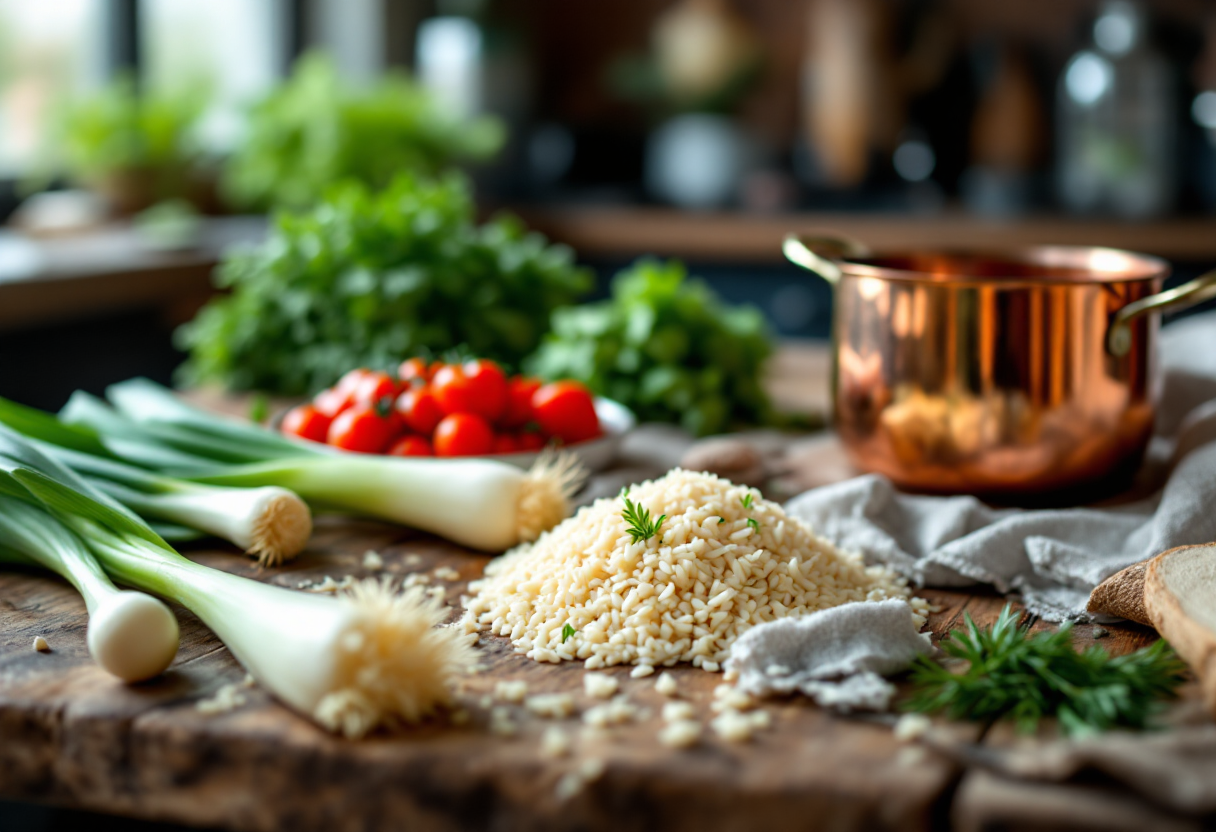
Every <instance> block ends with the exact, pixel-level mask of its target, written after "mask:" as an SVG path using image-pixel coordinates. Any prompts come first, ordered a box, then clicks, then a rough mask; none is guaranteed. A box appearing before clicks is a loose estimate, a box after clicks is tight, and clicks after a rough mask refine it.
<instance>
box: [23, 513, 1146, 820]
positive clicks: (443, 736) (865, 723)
mask: <svg viewBox="0 0 1216 832" xmlns="http://www.w3.org/2000/svg"><path fill="white" fill-rule="evenodd" d="M369 549H372V550H375V551H377V552H379V553H380V554H381V556H382V557H383V559H384V562H385V568H384V572H385V573H387V574H389V575H392V576H404V575H406V574H410V573H414V572H421V573H426V574H430V575H433V573H434V571H435V570H436V569H437V568H439V567H442V566H448V567H452V568H454V569H456V570H457V571H458V572H459V573H460V580H457V581H443V580H440V579H438V578H434V577H433V578H432V583H433V584H434V585H439V586H443V587H445V588H446V590H447V599H448V603H449V604H450V605H451V606H452V614H453V616H455V615H457V614H458V612H457V607H458V605H459V597H460V595H461V593H462V592H463V590H464V588H465V584H466V582H467V580H468V579H470V578H473V577H475V576H477V575H478V574H479V573H480V572H481V569H482V567H483V565H484V564H485V562H486V560H487V558H486V557H485V556H482V555H477V554H473V553H471V552H468V551H465V550H461V549H459V548H458V547H456V546H453V545H451V544H449V543H446V542H443V541H440V540H438V539H435V538H431V537H427V536H422V535H419V534H416V533H413V532H410V531H408V530H402V529H398V528H394V527H391V526H387V525H381V524H375V523H367V522H360V521H350V520H337V519H329V520H322V521H321V522H320V523H319V527H318V531H317V534H316V536H315V539H314V541H313V543H312V545H311V546H310V547H309V549H308V551H307V552H306V553H304V554H303V555H302V556H301V557H300V558H299V559H298V560H297V561H295V562H293V563H292V564H290V565H288V566H285V567H282V568H278V569H268V570H263V571H258V570H257V569H256V568H255V567H254V566H252V565H251V564H250V563H249V562H248V561H247V560H246V559H245V558H243V557H242V556H241V555H240V554H239V553H237V552H236V551H235V550H232V549H225V548H221V547H219V546H215V545H211V546H200V547H195V548H192V549H187V553H188V554H189V555H190V557H192V558H193V559H195V560H198V561H199V562H202V563H206V564H208V565H210V566H215V567H218V568H222V569H225V570H228V571H231V572H235V573H238V574H243V575H246V576H248V577H252V578H256V579H259V580H264V581H268V582H271V583H275V584H279V585H282V586H287V587H297V586H299V584H301V583H303V582H306V581H317V580H320V579H322V578H323V577H324V576H326V575H329V576H333V577H335V578H338V577H341V576H343V575H354V576H357V577H363V576H369V575H370V574H371V573H369V572H368V571H367V570H365V569H364V568H363V566H362V560H363V555H364V553H365V552H366V551H368V550H369ZM924 594H925V595H926V596H927V597H929V598H930V599H931V600H932V601H934V602H935V603H936V604H938V605H939V607H940V612H938V613H935V614H934V615H933V617H932V618H931V620H930V628H931V629H932V630H933V632H934V633H936V634H941V633H944V632H946V631H948V630H949V629H950V628H951V627H953V626H956V625H958V624H959V623H960V622H961V618H962V615H963V613H964V612H968V613H970V614H971V615H972V616H974V617H975V618H976V619H977V620H978V621H980V622H981V623H984V622H988V621H990V620H991V619H993V618H994V617H995V615H996V613H997V611H998V610H999V607H1000V605H1001V603H1002V601H1001V600H1000V599H999V598H997V597H995V596H987V595H967V594H963V593H954V592H944V591H926V592H925V593H924ZM178 613H179V617H180V620H181V622H182V645H181V651H180V653H179V655H178V658H177V660H176V661H175V663H174V665H173V667H172V668H171V669H170V671H169V672H168V673H167V674H166V675H165V676H164V677H162V678H160V679H158V680H155V681H152V682H149V683H145V684H141V685H135V686H125V685H122V684H121V683H119V682H117V681H115V680H114V679H112V678H111V677H109V676H107V675H106V674H105V673H104V672H102V671H101V670H100V669H98V668H97V667H96V666H94V665H93V664H92V662H91V661H90V659H89V657H88V655H87V652H86V649H85V644H84V632H85V626H86V621H87V619H86V615H85V611H84V606H83V604H82V603H81V601H80V599H79V597H78V596H77V595H76V594H75V592H74V591H73V590H71V588H70V587H68V586H67V585H66V584H65V583H63V582H62V581H59V580H57V579H55V578H52V577H46V576H44V575H42V574H38V573H35V572H33V571H29V572H20V571H17V572H9V573H5V574H0V793H2V794H4V795H5V796H8V797H13V798H20V799H23V800H37V801H49V802H53V803H58V804H64V805H71V806H74V807H78V808H87V809H93V810H97V811H103V812H111V813H116V814H123V815H129V816H133V817H141V818H150V819H169V820H176V821H179V822H186V823H190V824H196V825H202V826H222V827H230V828H234V829H247V830H273V829H293V830H305V829H317V830H364V829H400V828H435V829H464V828H469V829H482V828H489V827H494V828H512V829H513V828H537V829H572V828H580V829H601V828H603V829H608V828H612V829H633V828H653V827H658V826H662V827H664V828H670V829H677V830H678V829H699V828H703V827H705V826H711V827H713V828H723V829H754V828H769V829H786V828H823V829H872V828H882V829H901V830H915V829H929V828H937V827H938V826H939V825H940V824H942V823H944V822H945V821H946V819H947V818H948V815H949V810H950V806H949V803H950V800H951V798H952V797H953V795H954V788H955V786H956V785H957V784H958V783H959V782H960V778H961V777H962V776H963V772H962V771H961V770H960V769H959V768H958V767H957V766H956V765H955V764H954V763H952V762H950V761H949V760H947V759H946V758H944V757H940V756H937V755H935V754H933V753H931V752H927V751H924V750H922V749H919V748H914V747H910V746H904V745H901V744H900V743H899V742H897V741H896V740H895V739H894V738H893V736H892V733H891V730H890V727H889V723H884V722H882V721H876V720H871V719H861V718H847V717H840V716H835V715H831V714H829V713H826V712H824V711H822V710H820V709H817V708H815V707H813V706H811V705H808V704H807V703H806V701H804V700H801V699H789V700H781V701H776V702H772V703H769V704H768V705H767V707H768V709H769V710H770V712H771V714H772V716H773V728H772V729H771V730H769V731H766V732H763V733H761V734H759V735H758V736H757V737H756V739H755V740H754V741H753V742H752V743H750V744H746V745H731V744H727V743H724V742H722V741H720V740H718V739H716V738H715V737H713V736H712V735H709V734H708V733H707V736H706V738H705V740H704V741H703V742H702V744H701V745H700V746H699V747H696V748H694V749H691V750H686V751H675V750H671V749H667V748H665V747H663V746H661V745H659V744H658V743H657V742H656V740H655V734H656V732H657V730H658V728H659V726H660V722H659V718H658V711H659V709H660V708H661V705H662V702H663V701H665V700H664V699H663V698H662V697H661V696H659V695H658V694H656V693H655V692H654V678H653V677H651V678H649V679H638V680H635V679H631V678H629V675H628V673H629V670H628V668H625V669H621V668H617V669H612V670H609V671H608V672H610V673H612V674H613V675H614V676H616V677H618V678H619V680H620V682H621V687H622V690H623V692H625V693H626V694H627V695H628V696H629V698H630V699H631V700H632V701H634V702H635V703H637V704H638V705H641V706H643V707H645V708H647V709H648V710H649V711H650V714H649V716H648V717H647V718H646V719H643V720H640V721H638V722H636V723H635V724H631V725H626V726H621V727H618V728H612V729H609V730H607V731H606V732H604V733H602V734H598V735H588V734H583V733H582V732H581V731H580V728H579V723H578V721H577V717H574V718H571V719H570V720H564V721H561V724H564V725H565V726H566V727H567V728H569V730H570V731H571V732H572V734H573V735H574V736H575V737H576V741H575V747H574V753H573V754H572V755H571V756H570V757H568V758H566V759H562V760H556V761H555V760H549V759H546V758H545V757H544V756H543V755H542V754H541V752H540V743H539V739H540V734H541V732H542V730H543V729H544V728H545V727H546V726H547V725H549V724H554V723H553V721H550V720H540V719H536V718H530V717H528V716H527V715H526V714H525V712H524V711H523V709H522V708H520V707H518V706H508V707H510V708H511V709H512V711H513V712H514V713H515V714H516V717H517V720H518V722H519V725H520V731H519V733H518V735H516V736H514V737H510V738H505V737H501V736H497V735H494V734H492V733H490V731H489V730H488V725H489V710H488V709H487V707H485V705H486V703H485V702H484V701H483V699H484V697H485V696H486V695H487V694H490V693H491V692H492V691H493V688H494V686H495V684H496V683H497V682H499V681H501V680H504V679H523V680H525V681H527V683H528V687H529V691H530V692H533V693H534V692H542V691H546V692H547V691H569V692H572V693H574V694H575V695H576V698H577V699H578V701H579V705H580V708H585V707H587V706H589V705H590V704H592V702H591V701H589V700H587V699H586V698H585V697H584V696H583V695H582V691H581V687H582V673H583V671H582V668H581V666H580V665H577V664H568V665H563V666H553V665H541V664H536V663H534V662H532V661H530V660H528V659H526V658H524V657H522V656H518V655H516V654H514V653H513V652H512V651H511V649H510V646H509V644H508V643H506V642H505V640H503V639H500V638H497V637H483V639H482V641H481V645H480V648H479V649H480V653H481V655H482V657H483V658H482V661H483V663H484V664H485V665H487V670H485V671H484V672H482V673H479V674H476V675H473V676H469V677H467V678H466V679H465V680H464V681H463V682H462V683H461V686H460V693H459V698H460V701H461V703H462V704H463V705H464V706H465V707H466V708H467V709H468V710H469V712H470V713H471V714H472V720H471V722H470V723H469V724H468V725H465V726H459V727H457V726H453V725H452V724H450V722H449V721H448V720H447V719H436V720H434V721H432V722H430V723H428V724H426V725H423V726H419V727H417V728H414V729H410V730H406V731H403V732H398V733H393V734H381V735H377V736H375V737H373V738H371V739H369V740H365V741H363V742H347V741H344V740H341V739H337V738H334V737H331V736H328V735H326V734H325V733H324V732H322V731H320V730H318V729H317V728H315V727H314V726H312V725H311V724H310V723H308V722H307V721H306V720H304V719H302V718H301V717H299V716H297V715H295V714H293V713H291V712H290V711H288V710H287V709H285V708H284V707H282V706H280V705H279V704H277V703H276V702H274V701H273V700H272V699H270V697H269V696H268V695H267V694H265V693H264V692H263V691H261V690H259V689H257V688H253V689H250V690H248V691H246V698H247V703H246V704H245V705H244V706H242V707H239V708H237V709H236V710H234V711H231V712H228V713H222V714H216V715H205V714H203V713H201V712H200V711H199V710H198V709H197V707H196V706H197V703H198V702H199V701H201V700H203V699H205V698H207V697H208V696H211V695H213V694H214V693H215V692H216V691H217V690H218V689H219V688H220V687H221V686H223V685H225V684H229V683H239V682H240V681H241V680H242V679H243V678H244V672H243V671H242V670H241V668H240V667H239V666H238V665H237V664H236V662H235V661H234V660H233V658H232V657H231V655H230V654H229V653H228V651H227V650H226V649H225V648H224V647H223V646H222V645H221V644H220V643H219V642H218V641H217V640H216V639H215V637H214V636H213V635H211V634H210V632H209V631H208V630H207V629H206V628H205V627H203V626H202V625H201V624H200V623H199V622H198V621H197V620H196V619H195V618H194V617H193V616H191V615H190V614H189V613H187V612H185V611H184V610H178ZM1086 629H1087V628H1081V630H1082V632H1081V633H1079V637H1080V638H1081V639H1082V640H1085V639H1086V638H1087V635H1086V632H1085V631H1086ZM1108 629H1110V631H1111V635H1110V636H1109V637H1108V638H1107V639H1106V640H1105V642H1106V644H1107V645H1108V647H1110V648H1111V649H1113V650H1115V651H1120V652H1121V651H1124V650H1129V649H1133V648H1135V647H1137V646H1139V645H1140V644H1142V643H1144V642H1145V641H1146V640H1148V639H1150V638H1151V634H1149V632H1148V631H1146V630H1144V629H1142V628H1130V627H1129V628H1114V627H1112V628H1108ZM37 635H42V636H44V637H45V638H46V639H47V641H48V642H49V643H50V645H51V652H50V653H46V654H42V653H36V652H34V651H33V650H32V648H31V644H32V642H33V639H34V637H35V636H37ZM674 672H675V675H676V676H677V678H678V680H679V684H680V690H681V695H682V696H683V697H684V698H686V699H688V700H689V701H690V702H692V703H694V705H695V706H696V707H697V710H698V715H699V717H700V718H702V719H703V720H706V719H708V718H709V717H710V715H711V714H710V710H709V703H710V701H711V698H712V689H713V687H714V686H715V685H717V684H719V683H720V681H721V677H720V675H718V674H710V673H706V672H704V671H700V670H696V669H693V668H688V667H682V668H676V669H675V671H674ZM494 704H495V706H498V705H500V704H501V703H497V702H496V703H494ZM951 730H955V731H957V732H959V737H960V739H968V738H971V739H978V737H979V729H978V728H977V727H973V726H967V725H961V726H955V727H953V728H952V729H951ZM600 764H602V766H603V773H602V774H601V775H600V776H598V777H596V778H594V779H592V780H591V781H590V782H588V783H587V784H586V785H585V787H584V788H583V789H582V790H581V791H580V792H579V793H578V794H576V795H574V796H573V797H571V798H569V799H566V800H562V799H559V798H558V796H557V794H556V791H557V785H558V783H559V781H561V779H562V778H563V777H564V776H566V775H568V774H570V773H571V772H578V771H580V770H583V767H584V766H590V767H592V768H596V767H598V766H599V765H600ZM1145 811H1148V810H1147V809H1145Z"/></svg>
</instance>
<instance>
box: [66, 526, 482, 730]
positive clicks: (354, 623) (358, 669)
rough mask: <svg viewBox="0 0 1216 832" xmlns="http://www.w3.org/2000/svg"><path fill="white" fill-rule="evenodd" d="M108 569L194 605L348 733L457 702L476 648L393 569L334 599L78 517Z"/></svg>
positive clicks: (240, 652) (271, 682) (276, 683)
mask: <svg viewBox="0 0 1216 832" xmlns="http://www.w3.org/2000/svg"><path fill="white" fill-rule="evenodd" d="M74 522H75V524H76V525H79V526H80V529H79V530H80V531H82V532H85V531H87V533H88V536H89V539H90V540H91V541H93V549H94V551H95V552H96V553H97V556H98V558H99V560H100V561H101V562H102V563H103V564H104V565H105V567H106V569H107V570H108V571H109V572H111V574H113V575H115V576H116V577H117V578H118V579H119V580H121V581H123V582H124V583H127V584H130V585H132V586H137V587H140V588H141V589H146V590H148V591H151V592H156V593H157V594H159V595H163V596H165V597H167V598H170V599H172V600H174V601H176V602H177V603H179V604H181V605H182V606H184V607H186V608H187V609H189V610H190V611H191V612H193V613H194V614H195V615H197V616H198V617H199V618H201V619H202V620H203V622H204V623H205V624H206V625H207V626H208V627H210V628H211V629H212V630H214V631H215V634H216V635H217V636H219V638H220V640H221V641H223V642H224V644H225V645H227V646H228V649H229V650H231V651H232V653H233V655H234V656H236V658H237V660H238V661H239V662H240V663H241V664H242V665H243V666H244V667H245V669H246V670H248V671H249V673H250V674H251V675H252V676H253V677H254V679H256V680H257V681H258V683H259V684H260V685H261V686H262V687H264V688H266V689H267V690H269V691H270V692H271V693H272V694H274V695H275V696H276V697H278V698H279V699H280V700H281V701H283V702H284V703H286V704H287V705H289V706H290V707H292V708H294V709H295V710H297V711H299V712H300V713H302V714H305V715H306V716H308V717H310V718H312V719H313V720H314V721H316V722H317V723H318V724H320V725H322V726H324V727H325V728H328V729H329V730H331V731H334V732H337V733H341V734H343V735H345V736H347V737H351V738H356V737H361V736H363V735H364V734H366V733H367V732H369V731H371V730H372V729H374V728H376V727H379V726H386V727H392V726H396V725H399V724H403V723H412V722H417V721H418V720H420V719H422V718H424V717H426V716H427V715H429V714H431V713H433V712H435V711H436V710H438V709H439V708H441V707H443V706H444V705H446V704H448V703H449V702H450V698H451V683H452V680H453V679H454V678H456V677H457V676H458V675H459V674H460V673H462V672H463V671H464V670H465V668H466V667H467V666H468V665H469V663H470V662H471V659H472V650H471V648H470V647H469V646H468V645H467V643H466V642H465V641H464V640H463V637H462V635H461V633H460V631H459V630H458V629H456V628H451V627H448V628H442V627H439V626H438V625H439V624H440V623H441V622H442V620H443V618H444V610H443V607H442V606H441V605H440V604H439V603H438V602H437V601H435V600H434V599H430V598H427V597H426V596H425V595H423V594H422V592H421V590H419V589H413V590H410V591H407V592H405V593H402V594H394V593H393V592H392V590H391V588H390V585H389V584H388V582H387V580H386V581H384V582H382V583H376V582H374V581H368V582H365V583H363V584H360V585H357V586H356V587H355V588H354V589H353V591H352V592H351V593H350V594H349V595H347V596H341V597H338V598H328V597H322V596H317V595H310V594H307V593H302V592H296V591H292V590H288V589H283V588H282V587H277V586H272V585H270V584H263V583H259V582H257V581H253V580H249V579H247V578H242V577H238V576H236V575H230V574H228V573H226V572H221V571H219V570H215V569H210V568H208V567H205V566H201V565H199V564H196V563H193V562H191V561H189V560H187V559H185V558H183V557H182V556H181V555H178V554H177V553H176V552H173V551H172V550H168V549H165V548H163V547H160V546H157V545H155V544H152V543H149V542H148V541H145V540H142V539H135V538H121V537H118V536H115V535H114V534H112V533H110V532H109V531H108V530H107V529H105V528H102V527H100V526H97V525H96V524H93V523H91V521H89V520H87V519H83V518H78V519H77V520H76V521H74Z"/></svg>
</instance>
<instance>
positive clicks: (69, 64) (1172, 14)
mask: <svg viewBox="0 0 1216 832" xmlns="http://www.w3.org/2000/svg"><path fill="white" fill-rule="evenodd" d="M428 93H429V94H430V96H433V99H434V100H435V101H437V103H438V106H439V107H441V108H442V109H443V112H444V113H445V114H446V115H447V116H448V117H450V119H459V120H460V121H459V122H455V121H451V120H449V121H445V122H444V123H443V124H439V125H438V126H436V125H434V124H431V123H429V121H428V120H430V119H432V116H431V110H429V109H428V107H427V102H428V101H430V100H432V99H431V98H430V97H428ZM456 123H458V124H459V125H460V127H459V129H451V125H452V124H456ZM449 164H451V165H461V166H463V167H465V168H466V169H467V170H468V171H469V172H470V174H471V176H472V177H473V180H474V182H475V186H476V192H477V198H478V204H479V208H480V210H481V212H482V213H484V214H485V215H490V214H492V213H494V212H496V211H498V210H500V209H508V210H510V211H512V212H514V213H516V214H518V215H519V216H520V217H522V218H523V220H524V221H525V222H526V223H527V224H529V225H530V226H532V227H533V228H535V229H537V230H539V231H541V232H543V233H544V234H546V235H548V236H549V237H550V238H552V239H554V240H556V241H560V242H565V243H568V244H569V245H571V246H572V247H573V248H574V249H575V250H576V251H577V252H578V255H579V260H580V261H581V262H583V263H585V264H587V265H589V266H590V267H592V268H593V269H594V271H595V273H596V274H597V275H598V288H597V290H596V291H597V293H598V294H600V295H603V294H604V293H605V292H606V287H607V282H608V279H609V278H610V277H611V275H612V274H613V273H615V271H616V270H617V269H619V268H620V267H622V266H623V265H625V264H626V263H628V262H630V261H632V260H633V259H634V258H635V257H637V256H639V255H643V254H656V255H660V256H678V257H681V258H684V259H685V260H686V261H688V262H689V264H690V267H689V268H690V272H692V273H694V274H697V275H700V276H702V277H704V278H705V279H706V280H708V281H709V282H710V283H711V285H712V286H713V287H714V288H715V289H716V290H717V291H718V292H719V293H720V294H721V295H722V296H723V297H724V298H725V299H727V300H729V301H732V302H742V301H747V302H750V303H753V304H755V305H756V306H757V307H758V308H760V309H761V310H762V311H763V312H764V313H765V315H766V316H767V317H768V319H769V321H770V323H771V326H772V328H773V330H774V331H775V332H777V333H779V334H781V335H783V336H787V337H797V338H823V337H825V336H826V333H827V325H828V321H829V320H830V315H831V296H830V292H829V291H828V287H827V286H826V284H824V283H823V282H822V281H820V280H818V279H817V278H814V277H812V276H809V275H808V274H806V273H803V272H800V271H798V270H796V269H794V268H793V267H790V266H788V265H786V264H785V263H784V262H783V261H782V260H781V255H780V250H779V243H780V239H781V237H782V235H783V234H784V233H785V232H787V231H791V230H799V231H802V230H808V229H812V228H819V227H827V228H831V229H834V230H836V231H840V232H843V233H846V234H849V235H852V236H853V237H856V238H858V239H861V240H864V241H866V242H868V243H870V244H871V245H873V246H875V247H877V248H892V247H908V246H922V247H923V246H965V245H985V246H993V247H1000V248H1011V247H1016V246H1021V245H1029V244H1039V243H1078V244H1097V245H1113V246H1120V247H1125V248H1130V249H1135V250H1140V251H1145V252H1149V253H1153V254H1158V255H1161V256H1164V257H1167V258H1169V259H1170V260H1171V261H1172V262H1173V263H1174V265H1175V276H1174V278H1172V281H1173V282H1179V281H1181V280H1183V279H1186V278H1187V277H1191V276H1194V274H1196V273H1197V272H1198V271H1199V270H1201V269H1203V268H1210V267H1211V266H1212V265H1214V264H1216V5H1213V4H1212V3H1211V2H1210V0H1155V1H1154V2H1147V0H1145V2H1129V0H1108V2H1095V0H1019V1H1018V2H1007V0H612V2H605V0H598V2H597V1H596V0H579V1H578V2H571V1H570V0H207V1H206V2H185V0H37V2H31V1H30V0H0V221H3V222H4V223H5V227H4V228H3V229H0V393H3V395H5V396H8V397H11V398H14V399H17V400H21V401H25V402H28V403H30V404H34V405H38V406H42V407H57V406H59V405H60V404H61V403H62V402H63V400H64V399H65V398H66V396H67V394H68V393H69V392H70V391H71V390H72V389H74V388H76V387H85V388H88V389H93V390H97V389H99V388H100V386H102V385H104V384H105V383H108V382H111V381H114V380H116V379H119V378H123V377H126V376H130V375H134V374H144V375H149V376H151V377H153V378H157V379H160V380H163V381H167V380H169V378H170V377H171V375H172V371H173V369H174V367H175V366H176V365H177V364H178V363H179V362H180V360H181V355H180V354H179V353H178V352H177V351H176V350H175V349H174V347H173V346H172V339H171V333H172V330H173V328H174V327H175V326H176V325H177V324H180V323H181V322H183V321H185V320H188V319H189V318H190V317H191V316H192V315H193V313H194V311H195V310H197V308H198V307H199V306H200V304H201V303H202V302H204V301H205V300H206V298H207V297H208V295H209V294H210V293H211V291H212V290H211V288H210V286H211V284H210V273H211V270H212V267H213V266H214V264H215V263H216V261H217V259H218V258H219V257H220V256H221V254H222V252H223V251H224V250H226V249H227V247H229V246H231V245H235V244H242V243H248V242H251V241H256V240H258V239H260V238H261V237H262V236H263V235H264V233H265V229H266V227H267V225H266V222H267V221H266V219H265V216H266V214H267V212H272V211H276V210H299V209H307V208H309V207H312V206H313V205H315V204H316V202H317V201H318V200H319V199H320V198H321V195H322V194H323V193H324V192H325V189H326V188H327V187H329V186H331V185H332V184H333V183H334V182H336V181H338V180H340V179H343V178H347V177H353V178H356V179H361V180H363V181H365V182H368V183H369V184H371V185H373V186H376V185H381V184H384V183H385V182H386V181H387V179H388V178H389V177H391V175H392V173H394V172H395V171H397V170H400V169H406V168H417V169H421V170H425V171H428V172H430V171H433V170H435V169H438V168H442V167H444V166H446V165H449ZM593 296H594V295H593Z"/></svg>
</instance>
